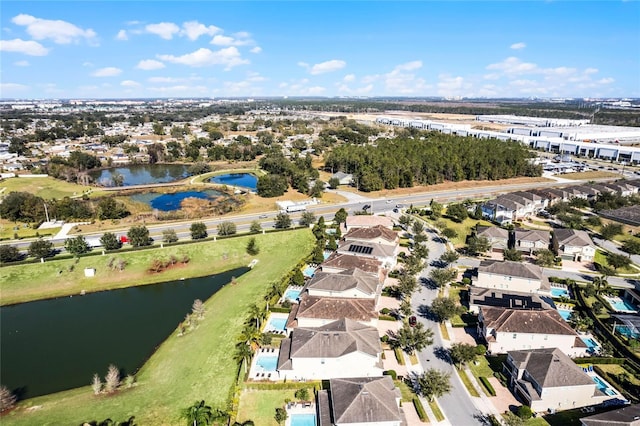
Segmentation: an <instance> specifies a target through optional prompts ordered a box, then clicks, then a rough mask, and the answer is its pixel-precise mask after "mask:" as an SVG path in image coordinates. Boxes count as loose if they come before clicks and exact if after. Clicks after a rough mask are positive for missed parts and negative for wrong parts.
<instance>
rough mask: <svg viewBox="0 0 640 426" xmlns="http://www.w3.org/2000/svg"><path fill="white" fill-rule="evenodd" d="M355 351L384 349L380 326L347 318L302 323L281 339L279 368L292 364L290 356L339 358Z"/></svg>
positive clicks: (375, 351) (372, 352) (363, 351)
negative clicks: (318, 324)
mask: <svg viewBox="0 0 640 426" xmlns="http://www.w3.org/2000/svg"><path fill="white" fill-rule="evenodd" d="M353 352H360V353H363V354H367V355H370V356H372V357H377V356H378V354H379V353H380V352H382V347H381V346H380V337H379V336H378V330H376V329H375V328H374V327H369V326H366V325H362V324H360V323H359V322H356V321H353V320H350V319H346V318H343V319H340V320H338V321H334V322H331V323H329V324H326V325H323V326H322V327H299V328H295V329H293V331H292V332H291V337H290V338H288V339H283V340H282V343H281V344H280V356H279V357H278V369H284V368H283V366H285V365H287V364H288V365H290V363H288V362H287V361H289V360H290V359H291V358H338V357H341V356H344V355H347V354H350V353H353ZM285 357H286V358H285Z"/></svg>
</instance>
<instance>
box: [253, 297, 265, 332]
mask: <svg viewBox="0 0 640 426" xmlns="http://www.w3.org/2000/svg"><path fill="white" fill-rule="evenodd" d="M265 314H266V311H265V309H264V307H263V306H260V305H258V304H257V303H254V304H253V305H251V306H250V307H249V316H250V317H251V319H254V320H256V329H258V330H259V329H260V321H262V320H263V319H264V317H265Z"/></svg>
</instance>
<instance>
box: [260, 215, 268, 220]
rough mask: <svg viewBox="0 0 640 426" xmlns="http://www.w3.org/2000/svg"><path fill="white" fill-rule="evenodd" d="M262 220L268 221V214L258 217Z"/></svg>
mask: <svg viewBox="0 0 640 426" xmlns="http://www.w3.org/2000/svg"><path fill="white" fill-rule="evenodd" d="M258 217H259V218H260V219H266V218H267V217H268V216H267V215H266V214H261V215H260V216H258Z"/></svg>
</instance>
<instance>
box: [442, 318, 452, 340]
mask: <svg viewBox="0 0 640 426" xmlns="http://www.w3.org/2000/svg"><path fill="white" fill-rule="evenodd" d="M440 333H442V338H443V339H445V340H450V339H449V331H448V330H447V326H446V325H445V323H443V322H441V323H440Z"/></svg>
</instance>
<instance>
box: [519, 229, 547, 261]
mask: <svg viewBox="0 0 640 426" xmlns="http://www.w3.org/2000/svg"><path fill="white" fill-rule="evenodd" d="M513 232H514V248H515V249H516V250H519V251H521V252H524V253H527V254H529V255H531V254H533V253H535V252H536V251H538V250H541V249H548V248H549V231H543V230H541V229H515V230H514V231H513Z"/></svg>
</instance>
